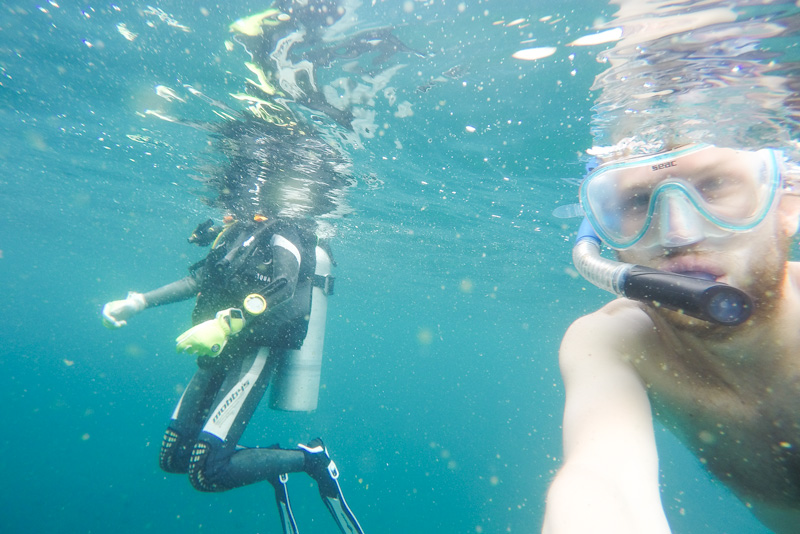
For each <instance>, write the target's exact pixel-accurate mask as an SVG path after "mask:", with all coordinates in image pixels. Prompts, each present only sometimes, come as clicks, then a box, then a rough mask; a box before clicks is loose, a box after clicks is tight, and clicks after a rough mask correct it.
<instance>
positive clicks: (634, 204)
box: [623, 193, 650, 212]
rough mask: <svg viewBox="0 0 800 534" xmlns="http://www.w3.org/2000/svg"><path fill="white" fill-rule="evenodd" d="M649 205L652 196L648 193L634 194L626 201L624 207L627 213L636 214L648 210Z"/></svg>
mask: <svg viewBox="0 0 800 534" xmlns="http://www.w3.org/2000/svg"><path fill="white" fill-rule="evenodd" d="M649 205H650V195H649V194H648V193H634V194H632V195H630V196H629V197H628V198H627V199H626V200H625V202H624V204H623V207H624V209H625V210H626V211H633V212H636V211H643V210H647V207H648V206H649Z"/></svg>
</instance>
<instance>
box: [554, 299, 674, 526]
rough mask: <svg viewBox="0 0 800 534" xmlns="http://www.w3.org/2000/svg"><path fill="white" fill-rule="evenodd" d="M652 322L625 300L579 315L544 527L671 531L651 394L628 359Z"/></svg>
mask: <svg viewBox="0 0 800 534" xmlns="http://www.w3.org/2000/svg"><path fill="white" fill-rule="evenodd" d="M651 329H652V324H651V323H649V320H648V319H647V317H646V315H644V314H643V313H642V312H641V310H639V309H638V308H636V307H634V306H631V305H630V304H629V303H627V302H625V301H615V302H613V303H611V304H610V305H608V306H606V307H605V308H603V309H602V310H600V311H598V312H595V313H594V314H591V315H588V316H586V317H583V318H581V319H579V320H577V321H576V322H575V323H573V325H572V326H571V327H570V328H569V330H568V331H567V333H566V334H565V336H564V339H563V340H562V343H561V350H560V356H559V359H560V365H561V373H562V376H563V378H564V385H565V388H566V396H567V400H566V406H565V410H564V430H563V432H564V464H563V466H562V467H561V469H560V470H559V472H558V474H557V475H556V478H555V479H554V481H553V483H552V485H551V486H550V490H549V492H548V497H547V507H546V512H545V520H544V528H543V532H544V533H545V534H565V533H575V534H584V533H587V532H592V533H606V532H607V533H610V534H611V533H613V534H625V533H631V534H641V533H645V532H646V533H648V534H654V533H656V534H660V533H668V532H670V529H669V525H668V524H667V520H666V516H665V515H664V511H663V508H662V506H661V498H660V494H659V487H658V456H657V452H656V445H655V436H654V431H653V421H652V416H651V412H650V402H649V399H648V398H647V391H646V388H645V386H644V384H643V383H642V380H641V378H640V377H639V375H638V373H637V372H636V369H635V367H634V365H633V364H632V363H631V362H630V359H632V358H637V357H642V356H643V355H642V354H641V352H642V351H641V349H638V350H639V353H638V354H637V353H629V354H622V350H630V351H634V352H636V351H637V347H641V346H642V343H641V342H640V340H639V339H636V332H646V331H648V330H651Z"/></svg>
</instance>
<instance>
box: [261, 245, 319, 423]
mask: <svg viewBox="0 0 800 534" xmlns="http://www.w3.org/2000/svg"><path fill="white" fill-rule="evenodd" d="M316 256H317V267H316V270H315V271H314V283H313V286H312V288H311V312H310V314H309V319H308V333H307V334H306V337H305V339H304V340H303V345H302V346H301V347H300V348H299V349H296V350H285V351H282V353H280V354H274V355H273V357H274V358H275V362H276V363H275V370H274V375H273V376H274V377H273V381H272V386H271V388H270V401H269V406H270V408H273V409H275V410H286V411H292V412H310V411H312V410H315V409H316V408H317V401H318V399H319V382H320V373H321V369H322V349H323V345H324V341H325V324H326V320H327V313H328V295H329V294H330V293H332V287H333V286H332V285H331V284H330V283H329V282H332V280H333V279H332V278H331V257H330V255H329V254H328V253H327V252H326V251H325V250H324V249H323V248H322V247H320V246H317V247H316ZM320 280H321V281H323V282H322V283H318V282H317V281H320Z"/></svg>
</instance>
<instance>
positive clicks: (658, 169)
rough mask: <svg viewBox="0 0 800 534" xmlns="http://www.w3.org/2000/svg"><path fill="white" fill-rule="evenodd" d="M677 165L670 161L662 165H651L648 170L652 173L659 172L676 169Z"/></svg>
mask: <svg viewBox="0 0 800 534" xmlns="http://www.w3.org/2000/svg"><path fill="white" fill-rule="evenodd" d="M677 166H678V164H677V163H676V162H675V160H672V161H665V162H664V163H659V164H658V165H651V166H650V169H652V170H654V171H660V170H661V169H668V168H669V167H677Z"/></svg>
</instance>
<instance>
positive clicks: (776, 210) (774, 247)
mask: <svg viewBox="0 0 800 534" xmlns="http://www.w3.org/2000/svg"><path fill="white" fill-rule="evenodd" d="M664 156H665V157H663V158H662V159H659V157H653V158H645V159H644V160H643V161H644V164H639V163H638V162H636V161H634V162H633V163H622V164H615V165H616V166H612V167H611V168H610V169H609V170H608V171H606V175H605V176H603V175H602V174H600V175H598V176H596V177H594V182H591V180H592V176H590V177H589V178H588V179H587V181H589V184H588V187H587V189H586V195H585V196H584V197H582V200H583V201H585V205H588V206H590V207H592V205H594V206H600V208H599V209H598V210H597V211H596V212H595V220H597V221H600V224H607V225H608V226H606V227H605V229H607V230H608V231H609V232H610V233H611V234H610V235H616V236H625V235H629V236H635V235H638V237H636V238H635V240H633V244H632V245H630V246H628V248H623V250H619V251H618V254H619V257H620V259H621V260H622V261H625V262H626V263H635V264H639V265H645V266H648V267H652V268H655V269H659V270H664V271H669V272H675V273H679V274H686V275H690V276H696V277H700V278H705V279H708V280H716V281H719V282H723V283H726V284H729V285H732V286H734V287H737V288H739V289H741V290H743V291H745V292H746V293H748V294H749V295H750V296H751V298H753V300H754V303H755V306H756V313H757V314H760V315H762V316H764V314H768V313H769V310H771V309H773V308H774V305H775V303H776V302H777V299H778V298H779V297H780V288H781V286H782V283H783V280H784V277H785V270H786V260H787V255H788V246H789V242H790V241H789V238H790V237H791V235H792V234H793V233H794V231H795V229H796V226H797V213H796V212H797V204H798V200H797V198H796V197H794V196H792V197H789V196H788V195H784V196H782V192H781V191H779V190H777V189H776V188H777V187H778V184H779V174H778V170H777V169H778V167H777V165H776V164H775V163H774V162H775V160H774V159H770V158H772V153H770V152H767V151H761V152H738V151H734V150H730V149H720V148H716V147H710V148H703V149H699V150H693V149H688V151H687V150H684V151H683V152H680V151H678V152H673V153H667V154H665V155H664ZM598 186H599V187H598ZM592 187H594V190H593V189H591V188H592ZM595 192H596V193H595ZM593 193H595V196H591V195H592V194H593ZM592 201H594V204H592ZM601 201H602V202H601ZM603 202H605V204H603ZM609 206H612V207H614V208H613V209H609ZM615 214H616V217H614V215H615ZM602 217H605V218H604V219H603V218H602ZM629 226H630V228H629ZM639 229H641V233H638V234H637V232H639V231H640V230H639ZM614 232H616V234H614ZM659 313H662V314H663V315H664V316H665V317H666V318H668V319H670V320H671V322H676V323H679V324H682V325H688V324H696V323H697V321H696V320H693V319H689V318H686V317H683V316H681V315H680V314H677V313H675V312H670V311H662V312H659Z"/></svg>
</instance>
